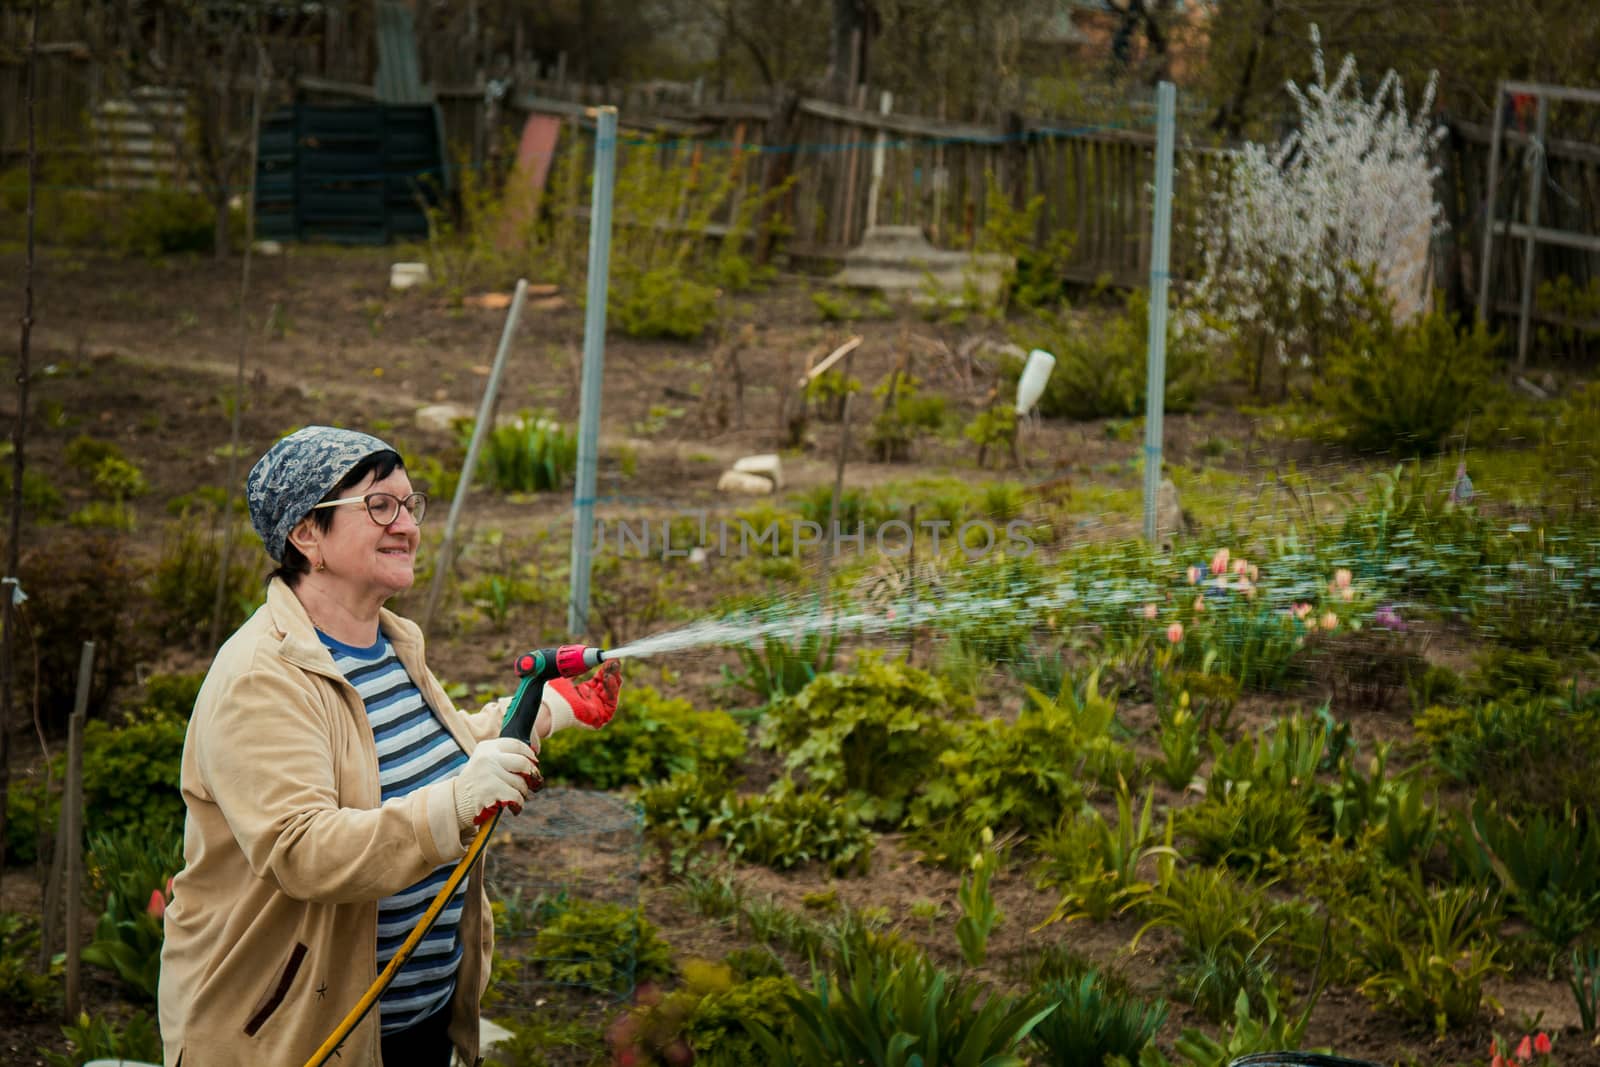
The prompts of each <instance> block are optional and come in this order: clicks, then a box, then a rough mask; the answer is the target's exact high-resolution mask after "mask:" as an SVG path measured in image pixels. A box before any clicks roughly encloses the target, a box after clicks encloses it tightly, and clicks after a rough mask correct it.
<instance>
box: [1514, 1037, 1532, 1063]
mask: <svg viewBox="0 0 1600 1067" xmlns="http://www.w3.org/2000/svg"><path fill="white" fill-rule="evenodd" d="M1516 1055H1517V1059H1519V1060H1531V1059H1533V1041H1532V1039H1530V1038H1529V1037H1527V1036H1526V1035H1524V1036H1523V1038H1522V1041H1521V1043H1520V1044H1518V1045H1517V1053H1516Z"/></svg>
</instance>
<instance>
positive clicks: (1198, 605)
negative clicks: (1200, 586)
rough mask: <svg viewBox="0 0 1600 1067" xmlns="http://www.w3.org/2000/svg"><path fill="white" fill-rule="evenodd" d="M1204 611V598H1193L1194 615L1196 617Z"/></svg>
mask: <svg viewBox="0 0 1600 1067" xmlns="http://www.w3.org/2000/svg"><path fill="white" fill-rule="evenodd" d="M1204 610H1206V598H1205V597H1203V596H1197V597H1195V598H1194V613H1195V614H1196V615H1198V614H1200V613H1201V612H1202V611H1204Z"/></svg>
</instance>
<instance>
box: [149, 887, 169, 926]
mask: <svg viewBox="0 0 1600 1067" xmlns="http://www.w3.org/2000/svg"><path fill="white" fill-rule="evenodd" d="M144 910H145V911H147V912H149V913H150V917H151V918H152V919H159V918H161V917H162V916H163V915H165V914H166V913H167V898H166V897H164V896H162V895H161V890H159V889H152V890H150V903H149V904H148V905H147V906H146V907H145V909H144Z"/></svg>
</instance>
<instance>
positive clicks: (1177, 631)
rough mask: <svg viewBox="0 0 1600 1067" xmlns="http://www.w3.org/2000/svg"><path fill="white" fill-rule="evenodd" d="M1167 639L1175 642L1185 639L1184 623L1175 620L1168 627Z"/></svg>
mask: <svg viewBox="0 0 1600 1067" xmlns="http://www.w3.org/2000/svg"><path fill="white" fill-rule="evenodd" d="M1167 640H1168V641H1170V642H1172V643H1173V644H1177V643H1178V642H1179V641H1182V640H1183V623H1181V622H1175V623H1173V624H1172V625H1171V626H1168V627H1167Z"/></svg>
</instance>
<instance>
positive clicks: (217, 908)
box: [160, 580, 502, 1067]
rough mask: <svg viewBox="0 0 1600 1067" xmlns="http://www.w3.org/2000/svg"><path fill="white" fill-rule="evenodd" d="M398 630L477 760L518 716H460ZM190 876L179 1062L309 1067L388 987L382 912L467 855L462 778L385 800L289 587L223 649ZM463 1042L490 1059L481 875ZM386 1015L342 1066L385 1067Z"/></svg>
mask: <svg viewBox="0 0 1600 1067" xmlns="http://www.w3.org/2000/svg"><path fill="white" fill-rule="evenodd" d="M381 626H382V629H383V632H384V633H385V634H386V635H387V636H388V638H389V640H390V642H391V643H392V644H393V646H394V650H395V652H396V654H397V655H398V656H399V657H400V661H401V662H402V663H403V664H404V665H405V668H406V671H407V672H408V673H409V674H410V675H411V678H412V680H413V681H415V682H416V684H417V687H418V688H419V689H421V691H422V695H423V697H424V699H426V700H427V701H428V703H429V704H430V705H431V706H432V707H433V708H434V710H435V711H436V712H438V713H439V717H440V719H441V720H442V721H443V723H444V725H445V728H446V729H448V730H449V731H450V733H451V735H452V736H453V737H455V739H456V740H457V741H458V742H460V744H461V746H462V748H464V749H465V750H466V751H467V752H469V753H470V752H471V751H472V749H473V747H474V746H475V745H476V744H477V742H478V740H480V739H483V738H489V737H494V736H496V735H497V734H498V733H499V731H500V717H501V710H502V708H501V705H500V704H494V705H490V706H489V707H487V708H484V709H483V710H481V711H479V712H477V713H476V714H471V715H469V714H465V713H462V712H459V711H457V710H456V709H455V707H454V706H453V705H452V704H451V703H450V698H449V697H447V696H446V695H445V693H444V690H443V689H442V688H441V687H440V685H439V682H438V680H437V679H436V678H434V676H433V674H432V672H430V671H429V670H428V668H427V665H426V664H425V663H424V662H423V649H422V633H421V631H420V630H418V628H417V627H416V626H415V625H414V624H412V623H411V622H408V621H407V620H405V619H402V618H400V617H399V616H397V615H395V614H393V613H391V612H389V611H384V612H383V615H382V622H381ZM181 784H182V789H183V799H184V803H185V804H186V805H187V808H188V817H187V819H186V820H185V823H184V842H183V853H184V869H183V871H182V872H180V873H179V874H178V876H177V879H176V881H175V883H174V886H173V900H172V904H171V905H170V906H169V907H168V908H167V911H166V920H165V921H166V943H165V945H164V946H163V948H162V951H161V990H160V1018H161V1035H162V1040H163V1041H164V1042H165V1045H166V1053H165V1054H166V1063H167V1065H168V1067H175V1065H177V1064H178V1062H179V1061H180V1059H181V1061H182V1065H183V1067H224V1065H233V1064H239V1065H254V1064H260V1065H263V1067H301V1065H302V1064H304V1063H305V1061H306V1060H307V1059H308V1058H310V1056H311V1055H312V1054H313V1053H314V1052H315V1051H316V1050H317V1048H318V1046H319V1045H321V1043H322V1042H323V1040H325V1039H326V1037H327V1035H328V1034H329V1033H330V1032H332V1030H333V1029H334V1027H335V1026H337V1025H338V1023H339V1021H340V1020H341V1019H342V1018H343V1017H344V1015H345V1013H346V1012H348V1011H349V1009H350V1008H351V1007H352V1006H353V1005H354V1004H355V1003H356V1002H357V1001H358V1000H359V999H360V997H361V994H362V993H363V992H364V991H365V990H366V989H367V987H368V986H369V985H371V984H372V981H373V979H375V978H376V977H377V956H376V947H375V946H376V944H377V926H378V901H379V900H380V899H382V898H383V897H386V896H389V895H391V894H394V893H397V892H399V891H400V890H402V889H404V888H406V887H407V886H409V885H412V884H413V883H415V882H417V881H418V880H420V879H421V878H422V877H423V876H424V875H426V874H427V873H428V872H429V871H431V870H433V869H434V868H436V867H439V866H441V865H442V864H447V863H454V862H456V861H457V860H459V859H460V858H461V857H462V856H463V855H464V854H465V853H466V847H465V846H466V844H467V843H469V842H470V840H471V837H470V834H469V835H468V836H467V839H466V841H465V842H464V841H463V836H462V830H461V828H460V826H459V823H458V821H457V819H456V797H455V785H456V782H455V780H454V779H450V780H447V781H443V782H437V783H434V784H432V785H428V786H425V787H423V788H422V789H419V790H417V791H416V792H414V793H411V794H410V795H408V796H405V797H401V798H398V799H395V800H391V801H390V802H389V803H387V804H382V803H380V800H379V791H378V756H377V749H376V747H375V746H374V744H373V740H372V730H371V728H370V726H369V725H368V722H367V714H366V708H365V706H364V705H363V704H362V701H361V698H360V696H359V695H358V694H357V693H356V691H355V689H354V688H353V687H352V686H351V685H350V684H349V683H348V682H346V681H345V679H344V677H343V675H341V674H340V673H339V671H338V670H337V669H336V668H335V667H334V665H333V659H332V657H331V656H330V655H329V654H328V651H327V649H325V648H324V647H323V645H322V643H321V642H320V641H319V640H318V639H317V634H316V631H315V629H314V628H313V627H312V624H311V620H310V619H309V618H308V617H307V615H306V612H305V609H304V608H303V607H301V605H300V601H299V599H298V598H297V597H296V596H295V595H294V593H293V591H291V590H290V589H289V587H288V586H287V585H285V584H283V583H282V582H281V581H278V580H274V581H273V582H272V583H271V585H270V586H269V587H268V589H267V602H266V604H264V605H263V606H262V607H261V609H260V610H258V611H257V612H256V613H255V614H254V615H253V616H251V618H250V619H249V621H247V622H246V623H245V624H244V625H243V626H241V627H240V628H239V630H238V632H237V633H235V634H234V635H233V636H232V637H231V638H229V639H228V641H227V643H226V644H224V645H223V646H222V648H221V650H220V651H219V652H218V653H217V658H216V661H215V662H214V663H213V664H212V666H211V670H210V672H209V673H208V674H207V675H206V679H205V684H204V685H202V686H201V688H200V695H199V699H198V700H197V701H196V702H195V709H194V716H193V718H192V719H191V720H190V723H189V731H188V735H187V737H186V739H185V742H184V746H183V772H182V783H181ZM460 934H461V937H462V939H463V941H464V942H465V945H464V947H465V949H466V951H465V952H464V954H463V955H462V959H461V967H460V970H459V971H458V972H457V975H456V992H455V996H454V999H453V1000H452V1001H451V1004H450V1011H451V1013H452V1018H451V1022H450V1037H451V1039H452V1040H453V1041H454V1042H455V1045H456V1047H457V1049H458V1050H459V1051H460V1053H461V1055H462V1057H463V1058H464V1059H465V1061H466V1062H467V1063H475V1062H477V1060H478V1001H479V998H480V997H481V996H482V995H483V990H484V988H485V986H486V985H487V983H488V977H489V957H490V953H491V952H492V950H493V943H494V924H493V920H492V918H491V916H490V913H489V904H488V898H487V896H486V895H485V893H484V888H483V865H482V864H481V863H480V864H478V865H477V869H476V870H475V871H474V872H473V873H472V876H471V880H470V882H469V889H468V893H467V902H466V907H465V910H464V911H463V913H462V916H461V926H460ZM378 1037H379V1025H378V1012H377V1010H376V1008H374V1010H372V1011H371V1012H369V1013H368V1015H367V1017H366V1019H365V1020H363V1021H362V1023H361V1024H360V1025H359V1026H358V1027H356V1029H355V1030H354V1032H352V1033H351V1035H350V1036H349V1038H347V1039H346V1041H345V1043H344V1045H343V1046H342V1047H341V1048H340V1050H339V1055H338V1056H337V1058H334V1059H330V1061H329V1062H330V1063H332V1064H337V1065H338V1067H377V1065H378V1064H379V1060H380V1056H379V1045H378Z"/></svg>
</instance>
